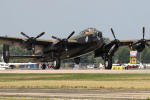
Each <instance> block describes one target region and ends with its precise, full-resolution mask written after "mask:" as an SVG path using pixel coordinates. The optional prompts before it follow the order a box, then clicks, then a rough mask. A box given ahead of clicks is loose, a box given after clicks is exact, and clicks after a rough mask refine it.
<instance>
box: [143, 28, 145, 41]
mask: <svg viewBox="0 0 150 100" xmlns="http://www.w3.org/2000/svg"><path fill="white" fill-rule="evenodd" d="M144 37H145V27H144V26H143V40H144Z"/></svg>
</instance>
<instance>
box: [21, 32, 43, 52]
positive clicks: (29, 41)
mask: <svg viewBox="0 0 150 100" xmlns="http://www.w3.org/2000/svg"><path fill="white" fill-rule="evenodd" d="M20 34H21V35H23V36H24V37H26V38H27V41H26V43H27V44H29V46H31V47H29V48H31V50H32V54H35V42H36V39H38V38H40V37H41V36H43V35H44V34H45V32H42V33H40V34H39V35H37V36H36V37H30V36H28V35H26V34H25V33H23V32H20Z"/></svg>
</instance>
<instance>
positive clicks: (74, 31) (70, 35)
mask: <svg viewBox="0 0 150 100" xmlns="http://www.w3.org/2000/svg"><path fill="white" fill-rule="evenodd" d="M74 33H75V30H74V31H73V32H72V33H71V34H70V35H69V36H68V38H67V40H68V39H69V38H70V37H72V36H73V34H74Z"/></svg>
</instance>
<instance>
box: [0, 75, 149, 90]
mask: <svg viewBox="0 0 150 100" xmlns="http://www.w3.org/2000/svg"><path fill="white" fill-rule="evenodd" d="M0 88H88V89H100V88H117V89H150V74H10V73H7V74H2V73H1V74H0Z"/></svg>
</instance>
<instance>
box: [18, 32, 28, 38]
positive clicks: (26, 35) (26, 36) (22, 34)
mask: <svg viewBox="0 0 150 100" xmlns="http://www.w3.org/2000/svg"><path fill="white" fill-rule="evenodd" d="M20 34H21V35H23V36H25V37H26V38H28V39H29V38H30V37H29V36H28V35H26V34H25V33H23V32H20Z"/></svg>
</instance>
